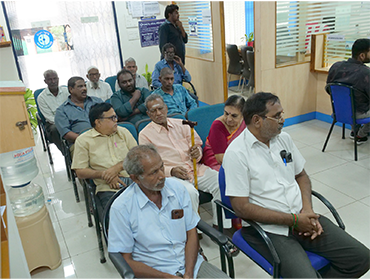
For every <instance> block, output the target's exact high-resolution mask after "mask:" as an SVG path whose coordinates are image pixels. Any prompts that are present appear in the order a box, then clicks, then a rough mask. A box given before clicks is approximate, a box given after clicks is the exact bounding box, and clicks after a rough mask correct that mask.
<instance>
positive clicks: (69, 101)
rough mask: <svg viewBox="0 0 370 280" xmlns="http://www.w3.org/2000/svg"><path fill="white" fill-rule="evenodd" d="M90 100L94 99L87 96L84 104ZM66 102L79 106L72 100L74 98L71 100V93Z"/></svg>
mask: <svg viewBox="0 0 370 280" xmlns="http://www.w3.org/2000/svg"><path fill="white" fill-rule="evenodd" d="M90 100H92V98H91V97H90V96H88V95H87V96H86V99H85V101H84V104H86V103H87V102H88V101H90ZM66 102H67V103H66V104H68V103H69V104H70V105H72V106H75V107H78V106H77V105H76V104H74V103H73V102H72V100H71V95H69V96H68V98H67V100H66Z"/></svg>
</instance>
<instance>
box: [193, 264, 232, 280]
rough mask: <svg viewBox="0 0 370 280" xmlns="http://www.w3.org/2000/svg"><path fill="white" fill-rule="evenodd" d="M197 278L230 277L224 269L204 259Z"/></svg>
mask: <svg viewBox="0 0 370 280" xmlns="http://www.w3.org/2000/svg"><path fill="white" fill-rule="evenodd" d="M197 279H230V277H229V276H228V275H227V274H225V272H223V271H222V270H220V269H218V268H217V267H215V266H214V265H212V264H210V263H208V262H206V261H204V262H202V264H201V265H200V267H199V270H198V275H197Z"/></svg>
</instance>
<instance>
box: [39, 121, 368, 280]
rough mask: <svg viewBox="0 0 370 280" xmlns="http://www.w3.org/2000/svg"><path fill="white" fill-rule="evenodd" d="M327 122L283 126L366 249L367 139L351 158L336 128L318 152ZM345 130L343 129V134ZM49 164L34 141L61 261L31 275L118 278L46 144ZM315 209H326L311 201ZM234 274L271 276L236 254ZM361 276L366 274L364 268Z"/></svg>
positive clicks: (207, 211)
mask: <svg viewBox="0 0 370 280" xmlns="http://www.w3.org/2000/svg"><path fill="white" fill-rule="evenodd" d="M329 126H330V125H329V124H327V123H324V122H321V121H317V120H313V121H308V122H305V123H301V124H297V125H293V126H289V127H286V128H284V130H285V131H286V132H288V133H289V134H290V135H291V136H292V138H293V140H294V141H295V144H296V145H297V147H298V149H299V150H300V151H301V153H302V154H303V156H304V157H305V159H306V161H307V162H306V171H307V173H308V174H309V175H310V177H311V180H312V184H313V189H314V190H316V191H319V192H320V193H322V194H323V195H324V196H326V197H327V198H328V199H329V200H330V201H331V202H332V203H333V205H334V206H335V207H336V208H337V210H338V212H339V214H340V215H341V216H342V219H343V221H344V223H345V225H346V231H347V232H349V233H350V234H351V235H352V236H354V237H355V238H357V239H358V240H360V241H361V242H362V243H364V244H365V245H366V246H367V247H370V238H369V232H370V143H365V144H363V145H361V146H359V147H358V155H359V160H358V161H357V162H355V161H354V160H353V142H352V141H351V140H350V139H348V138H347V139H345V140H342V139H341V136H340V135H341V130H340V128H339V127H335V129H334V132H333V134H332V137H331V139H330V141H329V144H328V146H327V150H326V152H325V153H322V152H321V148H322V144H323V141H324V139H325V138H326V135H327V132H328V129H329ZM348 134H349V131H347V135H348ZM51 150H52V154H53V159H54V165H53V166H50V164H49V161H48V158H47V153H46V152H43V150H42V145H41V141H40V139H37V145H36V155H37V160H38V166H39V169H40V172H39V175H38V177H37V178H36V179H35V180H34V181H35V182H37V183H38V184H40V185H41V186H42V187H43V189H44V194H45V197H46V199H49V200H50V202H48V209H49V213H50V216H51V219H52V222H53V225H54V228H55V232H56V235H57V238H58V240H59V243H60V248H61V254H62V259H63V262H62V265H60V266H59V267H58V268H57V269H55V270H53V271H51V270H49V269H44V268H42V269H38V270H36V271H34V272H33V273H32V278H120V276H119V275H118V273H117V272H116V271H115V269H114V267H113V265H112V264H111V262H110V260H109V259H108V260H107V262H106V263H104V264H101V263H100V262H99V251H98V246H97V239H96V234H95V228H94V227H92V228H89V227H88V226H87V218H86V212H85V204H84V203H85V202H84V201H83V193H82V188H81V187H79V191H80V197H81V199H82V201H81V202H80V203H76V201H75V198H74V194H73V190H72V183H71V182H69V181H68V179H67V174H66V171H65V165H64V160H63V157H62V155H61V153H60V152H59V151H58V150H57V148H56V147H55V146H54V145H51ZM314 208H315V211H316V212H319V213H321V214H328V211H327V210H326V209H325V208H323V207H322V205H320V204H318V203H317V202H316V201H314ZM211 213H212V211H211V205H210V204H205V205H204V206H202V207H201V211H200V215H201V217H202V219H204V220H205V221H206V222H208V223H211V221H212V220H211V219H212V217H211ZM201 246H202V247H203V249H204V251H205V254H206V256H207V257H208V260H209V261H210V262H211V263H212V264H214V265H216V266H218V267H220V259H219V253H218V248H217V247H216V245H215V244H214V243H213V242H212V241H211V240H210V239H208V238H207V237H204V238H203V240H201ZM234 262H235V270H236V271H235V273H236V278H270V277H269V275H268V274H266V273H265V272H264V271H262V269H261V268H260V267H258V266H257V265H255V264H254V263H253V262H252V261H250V260H249V259H248V258H247V257H246V256H244V255H243V254H242V253H240V254H239V255H238V256H237V257H236V258H235V259H234ZM363 278H370V273H369V272H368V273H367V274H366V275H365V276H363Z"/></svg>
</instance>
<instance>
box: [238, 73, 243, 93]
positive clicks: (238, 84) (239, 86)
mask: <svg viewBox="0 0 370 280" xmlns="http://www.w3.org/2000/svg"><path fill="white" fill-rule="evenodd" d="M241 80H242V76H240V78H239V83H238V91H239V89H240V81H241Z"/></svg>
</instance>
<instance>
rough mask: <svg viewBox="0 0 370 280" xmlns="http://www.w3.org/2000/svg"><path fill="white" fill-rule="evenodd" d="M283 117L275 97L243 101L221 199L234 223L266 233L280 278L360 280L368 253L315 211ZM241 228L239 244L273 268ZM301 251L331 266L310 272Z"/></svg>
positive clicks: (255, 237) (260, 245)
mask: <svg viewBox="0 0 370 280" xmlns="http://www.w3.org/2000/svg"><path fill="white" fill-rule="evenodd" d="M283 114H284V112H283V107H282V106H281V104H280V101H279V98H278V97H277V96H276V95H273V94H271V93H265V92H259V93H257V94H254V95H252V97H249V98H248V99H247V101H246V103H245V105H244V109H243V116H244V121H245V123H246V125H247V128H246V129H245V130H244V131H243V132H242V133H241V134H240V135H239V136H238V137H237V138H236V139H235V140H234V141H233V142H232V143H231V144H230V145H229V147H228V148H227V150H226V153H225V155H224V158H223V167H224V169H225V176H226V190H225V193H226V195H227V196H229V197H230V202H231V204H232V206H233V208H234V210H235V212H236V214H237V216H238V217H241V218H243V219H250V220H253V221H256V222H258V223H259V225H260V226H261V227H262V228H263V229H264V230H265V231H266V233H267V235H268V236H269V237H270V239H271V241H272V243H273V245H274V246H275V248H276V251H277V253H278V255H279V258H280V274H281V277H282V278H321V277H322V278H359V277H360V276H361V275H363V274H364V273H366V272H367V271H368V270H369V256H370V251H369V249H368V248H366V247H365V246H364V245H363V244H361V243H360V242H358V241H357V240H355V239H354V238H353V237H351V236H350V235H349V234H348V233H346V232H345V231H344V230H342V229H341V228H339V227H337V226H336V225H334V224H333V223H332V222H331V221H330V220H329V219H327V218H326V217H324V216H322V215H317V214H315V212H314V211H313V209H312V202H311V182H310V179H309V177H308V175H307V174H306V172H305V170H304V164H305V160H304V158H303V157H302V155H301V154H300V152H299V151H298V149H297V147H296V146H295V145H294V143H293V141H292V139H291V138H290V136H289V135H288V134H287V133H284V132H281V130H282V127H283V125H284V117H283ZM282 151H285V155H284V154H283V153H282ZM243 226H244V227H243V228H242V235H243V238H244V239H245V240H247V241H248V243H249V244H250V245H251V247H253V248H254V249H255V250H256V251H258V252H259V253H260V254H261V255H262V256H264V257H265V258H266V259H267V260H268V261H270V263H272V256H271V254H270V253H269V250H268V249H267V246H266V244H265V243H264V241H263V240H262V238H261V237H260V235H259V234H258V233H257V232H256V230H255V229H254V228H252V227H249V226H248V224H246V223H245V222H243ZM305 250H307V251H311V252H314V253H316V254H318V255H321V256H324V257H325V258H326V259H327V260H329V261H330V263H331V265H330V266H329V267H327V268H326V269H323V270H320V271H316V270H314V269H313V267H312V265H311V263H310V261H309V259H308V258H307V255H306V253H305Z"/></svg>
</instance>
